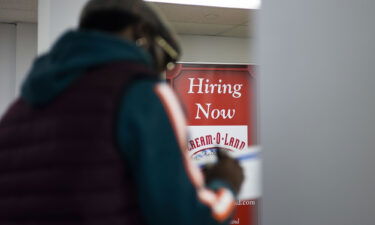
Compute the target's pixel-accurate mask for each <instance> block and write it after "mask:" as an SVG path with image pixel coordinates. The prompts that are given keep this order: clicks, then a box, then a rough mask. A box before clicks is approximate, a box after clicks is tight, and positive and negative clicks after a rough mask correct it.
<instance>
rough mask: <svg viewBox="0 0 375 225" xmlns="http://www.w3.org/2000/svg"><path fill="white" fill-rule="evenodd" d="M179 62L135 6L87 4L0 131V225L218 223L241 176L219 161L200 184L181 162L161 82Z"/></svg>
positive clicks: (150, 17) (172, 104)
mask: <svg viewBox="0 0 375 225" xmlns="http://www.w3.org/2000/svg"><path fill="white" fill-rule="evenodd" d="M179 56H180V49H179V47H178V43H177V41H176V39H175V37H174V35H173V34H172V32H171V31H170V30H169V29H168V28H167V27H166V26H165V24H164V23H163V22H162V20H161V19H160V17H159V16H158V15H157V14H156V13H155V12H154V11H153V10H152V9H151V8H149V7H148V6H147V5H146V4H145V3H143V2H142V1H138V0H129V1H127V0H92V1H89V2H88V4H87V5H86V6H85V8H84V10H83V12H82V15H81V19H80V26H79V29H78V30H76V31H69V32H67V33H65V34H64V35H63V36H62V37H61V38H60V39H59V40H58V41H57V42H56V43H55V45H54V46H53V47H52V49H51V50H50V51H49V52H48V53H47V54H45V55H43V56H41V57H40V58H38V59H37V60H36V61H35V63H34V65H33V67H32V70H31V72H30V74H29V75H28V77H27V79H26V81H25V83H24V85H23V87H22V94H21V97H20V98H19V99H18V100H17V101H16V102H15V103H14V104H13V105H12V106H11V108H10V109H9V110H8V112H7V113H6V115H5V117H4V118H3V119H2V121H1V122H0V224H2V225H4V224H38V225H42V224H48V225H53V224H64V225H65V224H72V225H73V224H74V225H79V224H90V225H95V224H103V225H111V224H118V225H120V224H121V225H125V224H129V225H137V224H139V225H141V224H150V225H153V224H154V225H169V224H170V225H172V224H173V225H179V224H186V225H193V224H195V225H198V224H202V225H209V224H220V223H227V222H228V219H229V218H230V215H231V213H232V211H233V207H234V200H235V198H234V196H235V195H236V193H237V192H238V190H239V187H240V185H241V183H242V179H243V175H242V170H241V168H240V167H239V165H238V163H237V162H236V161H234V160H233V159H230V158H229V157H227V156H225V155H222V154H219V158H220V160H219V162H218V163H217V164H216V165H214V166H213V167H211V168H209V169H207V171H206V173H205V174H206V177H204V176H203V175H202V173H201V172H200V171H199V169H197V167H195V166H194V165H193V164H192V162H191V161H190V159H189V158H188V157H187V156H186V154H185V150H186V131H185V124H184V122H185V118H184V115H183V113H182V110H181V108H180V105H179V103H178V101H177V98H176V96H175V95H174V93H173V91H172V90H171V89H170V88H169V86H168V85H167V84H165V83H164V82H161V81H160V73H161V72H162V71H163V70H165V69H166V68H167V67H168V66H170V65H171V64H172V63H174V62H176V61H177V60H178V58H179Z"/></svg>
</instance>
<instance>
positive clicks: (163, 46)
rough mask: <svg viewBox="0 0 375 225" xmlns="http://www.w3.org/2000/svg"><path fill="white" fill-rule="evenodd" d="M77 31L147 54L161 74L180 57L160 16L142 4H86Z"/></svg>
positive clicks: (107, 0)
mask: <svg viewBox="0 0 375 225" xmlns="http://www.w3.org/2000/svg"><path fill="white" fill-rule="evenodd" d="M79 29H80V30H95V31H101V32H107V33H111V34H114V35H117V36H120V37H122V38H126V39H128V40H131V41H134V42H135V43H136V44H137V45H138V46H139V47H142V48H144V49H145V50H147V51H148V52H149V53H150V54H151V56H152V57H153V59H154V62H155V68H156V69H157V70H158V71H159V72H161V71H163V70H165V69H166V68H167V67H168V66H170V65H171V64H172V63H174V62H176V61H177V60H178V59H179V57H180V54H181V52H180V47H179V44H178V42H177V40H176V37H175V34H174V33H173V32H172V31H171V30H170V29H169V28H168V26H167V25H166V23H165V22H164V21H163V19H162V18H161V16H160V15H159V14H158V13H156V11H155V10H154V9H152V8H151V7H150V6H149V5H147V3H145V2H143V1H142V0H90V1H89V2H88V3H87V4H86V6H85V7H84V9H83V11H82V13H81V18H80V23H79Z"/></svg>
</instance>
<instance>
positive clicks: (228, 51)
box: [179, 35, 256, 64]
mask: <svg viewBox="0 0 375 225" xmlns="http://www.w3.org/2000/svg"><path fill="white" fill-rule="evenodd" d="M179 38H180V41H181V44H182V49H183V55H182V59H181V61H182V62H208V63H241V64H249V63H251V64H255V63H256V62H255V58H254V56H253V54H252V52H253V50H252V48H251V46H253V45H252V43H251V41H252V40H251V39H248V38H232V37H215V36H199V35H180V36H179Z"/></svg>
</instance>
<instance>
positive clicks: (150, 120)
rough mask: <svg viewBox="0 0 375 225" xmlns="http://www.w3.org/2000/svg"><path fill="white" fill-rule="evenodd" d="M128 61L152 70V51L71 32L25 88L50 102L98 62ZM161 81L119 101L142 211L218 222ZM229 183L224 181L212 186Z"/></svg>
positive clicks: (126, 156) (126, 154)
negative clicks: (162, 95)
mask: <svg viewBox="0 0 375 225" xmlns="http://www.w3.org/2000/svg"><path fill="white" fill-rule="evenodd" d="M115 61H128V62H134V63H138V64H143V65H144V66H145V67H150V68H152V65H153V62H152V60H151V57H150V55H149V54H148V53H147V52H146V51H144V50H143V49H141V48H139V47H137V46H136V45H135V44H134V43H132V42H129V41H126V40H123V39H120V38H117V37H115V36H113V35H109V34H105V33H100V32H91V31H90V32H88V31H85V32H83V31H69V32H67V33H65V34H64V35H63V36H62V37H61V38H60V39H59V40H58V41H57V42H56V43H55V44H54V46H53V47H52V49H51V50H50V51H49V52H48V53H46V54H45V55H43V56H41V57H39V58H37V59H36V60H35V62H34V64H33V66H32V68H31V71H30V72H29V74H28V75H27V77H26V80H25V81H24V83H23V86H22V89H21V98H22V99H24V100H25V101H26V102H28V103H29V104H30V105H31V106H32V107H48V104H49V103H50V102H53V100H54V99H55V98H56V97H58V96H59V95H60V94H62V93H64V91H65V90H66V89H67V88H68V87H69V86H70V85H72V83H74V82H75V80H76V79H77V78H79V77H80V76H83V75H84V73H85V71H86V70H87V69H88V68H90V67H93V66H97V65H100V64H105V63H109V62H115ZM160 82H161V81H158V80H156V79H155V80H141V81H136V82H134V84H132V85H131V86H130V87H129V88H128V89H127V90H126V92H125V93H124V95H123V99H122V102H121V103H120V104H121V105H120V107H119V112H118V118H117V127H116V135H117V141H118V146H119V147H120V149H119V151H121V155H122V156H123V160H124V161H125V163H126V164H128V165H129V168H130V169H131V172H132V174H133V177H134V178H135V183H136V186H137V190H138V199H139V203H140V208H141V212H142V214H143V216H144V218H145V221H146V223H147V224H150V225H179V224H183V225H193V224H195V225H199V224H202V225H211V224H212V225H213V224H227V223H228V221H225V222H223V223H220V222H218V221H217V220H215V219H214V218H213V216H212V215H211V208H210V207H208V206H207V205H205V204H203V203H201V202H200V201H199V199H198V197H197V191H196V190H195V187H194V185H193V184H192V182H191V180H190V179H189V177H188V175H187V173H186V171H185V168H184V165H183V158H182V155H181V153H180V151H179V145H178V143H177V140H176V137H175V136H174V132H173V128H172V126H171V123H170V120H169V118H168V116H167V113H166V111H165V109H164V107H163V105H162V103H161V100H160V99H159V97H158V96H157V95H156V93H155V92H154V87H155V85H157V84H158V83H160ZM221 187H227V188H229V187H228V185H227V184H226V183H224V182H221V181H215V182H213V183H211V184H209V188H211V189H218V188H221Z"/></svg>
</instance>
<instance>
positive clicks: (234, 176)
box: [203, 148, 244, 194]
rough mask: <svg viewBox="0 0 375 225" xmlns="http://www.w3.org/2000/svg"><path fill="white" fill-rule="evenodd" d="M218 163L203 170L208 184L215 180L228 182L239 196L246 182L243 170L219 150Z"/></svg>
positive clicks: (235, 161)
mask: <svg viewBox="0 0 375 225" xmlns="http://www.w3.org/2000/svg"><path fill="white" fill-rule="evenodd" d="M217 158H218V162H217V163H215V164H213V165H211V166H207V167H205V168H203V174H204V176H205V180H206V184H208V183H210V182H211V181H213V180H216V179H217V180H222V181H225V182H227V183H228V184H229V185H230V186H231V187H232V188H233V191H234V192H235V193H236V194H238V192H239V190H240V187H241V184H242V182H243V180H244V174H243V169H242V168H241V166H240V164H239V163H238V161H237V160H235V159H233V158H231V157H230V156H229V155H228V154H227V153H226V152H225V151H224V150H223V149H220V148H218V150H217Z"/></svg>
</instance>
